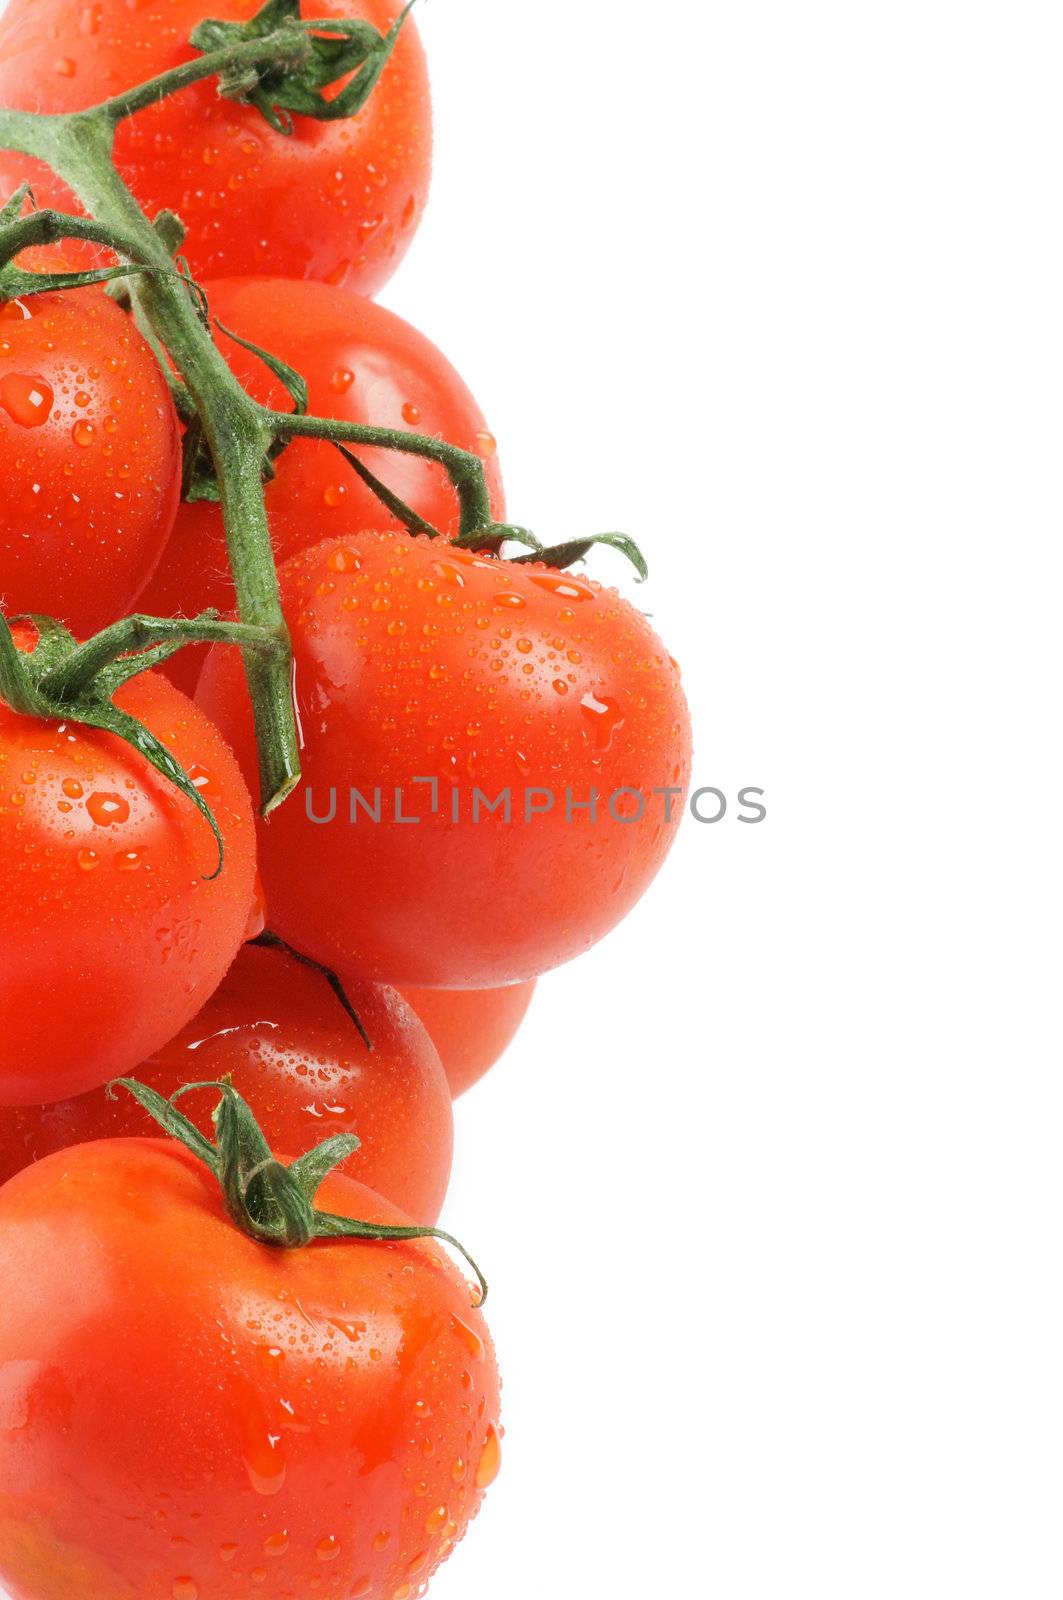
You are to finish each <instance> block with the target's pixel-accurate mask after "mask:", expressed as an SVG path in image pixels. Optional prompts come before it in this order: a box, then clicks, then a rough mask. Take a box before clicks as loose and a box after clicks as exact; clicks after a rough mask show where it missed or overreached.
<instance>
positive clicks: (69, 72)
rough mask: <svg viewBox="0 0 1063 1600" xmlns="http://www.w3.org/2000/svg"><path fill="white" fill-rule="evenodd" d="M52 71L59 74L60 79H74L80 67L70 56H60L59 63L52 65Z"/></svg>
mask: <svg viewBox="0 0 1063 1600" xmlns="http://www.w3.org/2000/svg"><path fill="white" fill-rule="evenodd" d="M52 69H53V71H55V72H57V73H58V75H59V76H60V78H72V77H73V76H74V74H75V73H76V72H77V69H78V66H77V62H76V61H74V60H72V59H71V57H70V56H60V57H59V59H58V61H54V62H53V63H52Z"/></svg>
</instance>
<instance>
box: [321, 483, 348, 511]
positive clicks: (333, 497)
mask: <svg viewBox="0 0 1063 1600" xmlns="http://www.w3.org/2000/svg"><path fill="white" fill-rule="evenodd" d="M321 498H322V499H323V500H324V502H325V504H326V505H327V506H328V508H329V510H330V511H335V510H336V507H337V506H341V505H342V504H343V502H344V501H345V500H346V498H347V485H346V484H345V483H330V484H329V485H328V487H327V489H326V490H325V492H324V494H323V495H322V496H321Z"/></svg>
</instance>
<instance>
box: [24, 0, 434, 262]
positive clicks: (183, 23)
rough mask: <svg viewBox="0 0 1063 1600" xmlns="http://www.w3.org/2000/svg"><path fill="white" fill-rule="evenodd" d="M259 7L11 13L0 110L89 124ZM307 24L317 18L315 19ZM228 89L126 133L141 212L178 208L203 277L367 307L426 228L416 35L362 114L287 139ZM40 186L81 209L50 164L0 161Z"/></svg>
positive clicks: (168, 0)
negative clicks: (307, 283) (266, 280)
mask: <svg viewBox="0 0 1063 1600" xmlns="http://www.w3.org/2000/svg"><path fill="white" fill-rule="evenodd" d="M261 9H262V0H93V3H91V4H90V3H88V0H10V3H9V4H8V5H7V8H6V10H5V11H4V15H3V18H2V19H0V104H2V105H4V106H11V107H14V108H15V109H19V110H26V111H50V112H65V111H83V110H85V109H87V108H88V107H89V106H92V105H96V104H97V103H98V102H99V101H101V100H104V99H107V98H109V97H110V96H112V95H114V94H118V93H120V92H121V91H123V90H125V89H130V88H133V87H134V86H135V85H137V84H140V83H144V82H146V81H147V80H148V79H150V78H154V77H157V76H158V75H159V74H160V73H163V72H166V71H169V70H170V69H171V68H173V67H176V66H179V65H180V64H181V63H182V62H184V61H189V60H192V59H194V58H195V56H196V52H195V51H194V50H193V49H192V48H191V47H190V46H189V44H188V40H189V37H190V36H191V34H192V32H193V30H194V29H195V27H196V25H197V24H198V23H199V22H202V21H203V19H204V18H207V17H213V18H217V19H218V20H220V21H226V22H247V21H249V20H250V19H251V18H252V17H253V16H255V15H256V14H257V13H258V12H259V11H260V10H261ZM400 10H401V6H400V5H399V4H398V3H397V0H314V4H313V8H312V14H313V15H314V16H319V17H322V18H350V17H358V18H364V19H365V20H366V21H368V22H371V23H372V24H373V25H374V26H375V27H377V28H379V29H380V30H381V31H386V30H387V29H388V28H389V27H390V26H391V23H392V22H393V21H394V19H395V18H396V17H397V16H398V14H399V11H400ZM303 12H304V15H310V14H311V11H309V10H308V9H307V7H306V6H304V8H303ZM216 85H217V80H216V79H215V80H208V81H205V82H203V83H200V84H197V85H194V86H193V87H191V88H189V89H185V90H184V91H182V93H181V94H178V95H174V96H172V97H170V98H169V99H167V100H164V101H162V102H160V103H159V104H157V105H155V106H150V107H148V108H147V109H145V110H143V111H140V112H138V113H137V115H136V116H135V117H132V118H129V119H128V120H126V121H124V122H123V123H122V124H121V125H120V127H119V129H118V135H117V139H116V142H115V156H116V159H117V162H118V166H119V170H120V171H121V173H122V176H123V177H124V178H125V180H126V182H127V183H128V184H129V185H130V187H131V188H132V190H133V193H134V194H135V195H136V197H137V199H138V200H139V202H140V204H141V206H142V207H143V209H144V210H145V211H146V212H147V213H148V215H149V216H154V215H155V214H156V213H157V212H158V211H159V210H160V209H162V208H164V207H166V208H169V209H170V210H171V211H176V212H177V213H178V215H179V216H180V217H181V220H182V221H183V222H184V223H185V226H186V227H187V228H188V230H189V232H188V238H187V240H186V241H185V244H184V245H183V247H182V249H183V253H184V254H185V255H186V256H187V258H188V260H189V262H190V264H191V268H192V272H193V273H194V275H195V276H196V277H198V278H217V277H221V276H223V275H225V274H228V273H234V272H263V271H266V272H278V273H282V274H284V275H285V276H288V277H293V278H302V277H307V278H321V279H326V280H328V281H329V282H331V283H342V284H347V285H348V286H349V287H351V288H353V289H358V290H359V291H360V292H362V293H363V294H370V293H372V292H374V291H375V290H376V289H378V288H379V287H380V285H381V284H382V283H383V282H384V281H385V279H387V278H389V277H390V276H391V274H392V272H393V271H394V270H395V268H396V267H397V265H398V263H399V261H400V260H401V258H402V256H403V255H404V254H405V251H406V247H407V245H408V244H409V242H410V240H411V238H412V237H413V233H414V230H415V228H416V225H417V223H418V221H419V220H420V216H421V211H422V209H423V207H424V203H425V198H426V196H427V193H428V179H429V172H430V167H431V105H430V99H429V91H428V75H427V70H426V66H425V60H424V52H423V51H422V48H421V43H420V40H419V39H418V37H417V31H416V27H415V25H414V24H413V23H412V22H407V23H406V25H405V27H404V29H403V34H402V37H401V38H400V39H399V41H398V43H397V45H396V48H395V51H394V54H393V55H392V57H391V60H390V61H389V62H388V64H387V66H386V67H385V69H384V72H383V74H382V75H381V78H380V81H379V82H378V84H377V86H376V88H375V89H374V91H373V93H372V95H371V96H370V98H369V100H368V102H367V104H366V106H365V107H364V109H363V110H362V111H361V113H360V114H359V115H358V116H357V117H355V118H353V119H351V118H348V119H346V120H339V121H336V122H317V121H312V120H310V119H308V118H305V117H297V118H296V119H295V131H294V133H293V134H292V135H291V136H290V137H288V138H286V137H285V136H284V135H283V134H280V133H276V132H275V131H274V130H273V129H271V128H270V127H269V125H268V124H267V123H266V122H265V120H264V119H263V118H262V116H261V115H260V114H259V113H258V112H257V111H256V110H254V109H252V108H250V107H247V106H241V105H238V104H237V103H236V102H235V101H232V100H225V99H222V98H220V97H219V95H218V93H217V86H216ZM26 179H29V180H30V181H31V182H32V184H33V188H34V193H35V195H36V198H37V202H38V204H39V205H41V206H53V205H54V206H58V207H59V208H60V209H61V210H63V211H70V210H74V209H76V204H75V201H74V198H73V196H72V195H71V193H70V191H69V190H68V189H67V188H66V186H65V185H64V184H61V183H59V182H58V181H57V180H56V179H55V177H54V175H53V174H51V172H50V171H49V169H48V168H47V167H45V166H44V165H43V163H41V162H38V161H30V160H27V159H26V158H24V157H20V156H15V155H11V154H9V153H7V152H2V153H0V189H2V190H3V193H4V194H5V195H6V194H9V193H11V192H12V191H13V190H14V189H15V188H16V187H17V185H18V184H19V183H21V182H23V181H24V180H26Z"/></svg>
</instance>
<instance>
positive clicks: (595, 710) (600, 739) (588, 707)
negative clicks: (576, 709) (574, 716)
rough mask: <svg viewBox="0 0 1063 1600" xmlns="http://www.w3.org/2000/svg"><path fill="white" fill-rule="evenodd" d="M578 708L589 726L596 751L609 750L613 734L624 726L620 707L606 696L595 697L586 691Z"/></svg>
mask: <svg viewBox="0 0 1063 1600" xmlns="http://www.w3.org/2000/svg"><path fill="white" fill-rule="evenodd" d="M580 708H581V710H582V712H583V715H584V717H586V718H587V720H588V722H589V723H590V725H591V728H592V730H593V735H594V742H595V744H596V745H597V747H598V749H599V750H608V749H610V748H611V746H612V743H613V736H614V734H616V733H617V731H618V730H619V729H620V728H622V727H623V726H624V713H623V712H622V711H621V709H620V706H619V705H618V704H617V702H616V701H615V700H611V699H610V698H609V696H608V695H596V694H594V693H592V692H591V691H590V690H588V692H587V693H586V694H585V695H584V696H583V699H582V700H581V701H580Z"/></svg>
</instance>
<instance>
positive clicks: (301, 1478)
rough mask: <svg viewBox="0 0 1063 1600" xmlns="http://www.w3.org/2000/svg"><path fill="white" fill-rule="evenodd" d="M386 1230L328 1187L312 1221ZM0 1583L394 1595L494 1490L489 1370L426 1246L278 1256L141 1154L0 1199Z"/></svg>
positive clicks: (40, 1173) (314, 1249) (96, 1146)
mask: <svg viewBox="0 0 1063 1600" xmlns="http://www.w3.org/2000/svg"><path fill="white" fill-rule="evenodd" d="M317 1203H318V1204H319V1205H320V1206H321V1207H322V1208H323V1209H324V1210H327V1211H328V1212H330V1213H332V1214H333V1215H336V1216H341V1217H353V1218H357V1219H359V1220H362V1221H367V1222H370V1223H384V1224H389V1225H399V1226H401V1225H402V1224H403V1223H404V1222H405V1220H406V1219H405V1218H404V1217H403V1215H402V1213H401V1212H399V1211H397V1210H396V1209H395V1208H393V1207H392V1206H390V1205H389V1204H388V1203H387V1202H386V1201H384V1200H381V1199H380V1197H379V1196H378V1195H376V1194H374V1193H373V1191H372V1190H369V1189H366V1188H364V1187H363V1186H362V1185H361V1184H358V1183H355V1182H353V1181H352V1180H351V1179H349V1178H345V1177H343V1176H342V1175H333V1176H331V1177H329V1178H327V1179H326V1180H325V1184H324V1186H323V1188H322V1189H321V1191H320V1195H319V1197H318V1202H317ZM0 1300H2V1303H3V1308H4V1314H3V1317H2V1318H0V1505H2V1515H0V1586H2V1587H3V1588H4V1589H5V1590H7V1592H8V1593H9V1594H10V1595H11V1596H12V1600H120V1597H121V1600H231V1597H232V1596H235V1595H240V1596H245V1595H246V1596H261V1597H262V1600H284V1597H289V1596H295V1595H299V1596H302V1595H311V1594H316V1593H320V1594H322V1595H326V1594H327V1595H336V1596H351V1595H357V1596H358V1597H359V1600H394V1597H395V1596H400V1597H407V1596H409V1597H412V1596H413V1595H414V1594H415V1593H417V1592H418V1591H419V1590H420V1588H421V1585H422V1584H423V1583H424V1582H425V1581H426V1580H427V1579H428V1578H430V1577H431V1575H432V1573H433V1572H434V1571H435V1569H436V1567H437V1566H438V1565H439V1563H440V1562H441V1561H442V1560H443V1559H444V1558H445V1557H446V1555H447V1554H448V1553H449V1551H450V1550H451V1548H452V1547H453V1545H454V1544H455V1543H456V1541H457V1540H458V1539H460V1538H461V1537H462V1535H463V1533H464V1532H465V1529H466V1528H467V1526H468V1523H469V1521H470V1520H471V1518H472V1517H473V1516H474V1515H475V1514H476V1511H477V1510H478V1508H479V1505H480V1502H481V1500H482V1498H483V1493H484V1490H485V1489H486V1488H487V1487H488V1486H489V1484H490V1483H491V1481H492V1480H493V1478H494V1477H495V1475H496V1474H497V1471H498V1466H499V1459H500V1452H499V1438H500V1429H499V1422H498V1411H499V1390H498V1374H497V1370H496V1367H495V1359H494V1353H493V1350H492V1346H491V1342H490V1336H489V1334H488V1331H487V1327H486V1324H485V1322H484V1320H483V1317H482V1315H481V1313H480V1312H479V1311H478V1310H477V1309H475V1308H474V1306H473V1305H472V1303H471V1297H470V1292H469V1288H468V1285H467V1284H466V1283H465V1281H464V1279H463V1278H462V1275H461V1273H460V1272H459V1271H458V1270H457V1268H456V1267H455V1266H454V1265H453V1263H452V1262H450V1261H449V1260H448V1259H446V1258H445V1256H444V1255H443V1252H442V1250H441V1248H440V1247H439V1245H437V1244H435V1243H430V1242H427V1241H424V1242H422V1241H418V1242H402V1243H398V1242H386V1243H385V1242H380V1241H364V1240H352V1239H347V1238H341V1239H317V1240H315V1241H314V1242H313V1243H310V1244H308V1245H306V1246H305V1247H303V1248H301V1249H278V1248H275V1247H271V1246H269V1245H266V1244H260V1243H257V1242H255V1241H254V1240H252V1239H251V1238H248V1237H247V1236H246V1235H245V1234H244V1233H243V1232H241V1231H240V1230H239V1229H238V1228H237V1227H236V1226H235V1225H234V1224H233V1222H232V1221H231V1220H230V1218H229V1216H228V1215H227V1213H226V1209H225V1205H224V1202H223V1200H222V1194H221V1190H220V1189H219V1186H218V1183H217V1181H216V1180H215V1178H214V1177H213V1176H212V1175H211V1174H210V1173H209V1172H208V1171H207V1169H206V1167H205V1166H201V1165H200V1164H199V1163H198V1162H197V1161H196V1159H195V1158H194V1157H193V1156H191V1155H189V1154H188V1153H187V1151H185V1150H183V1149H180V1148H179V1147H178V1146H176V1145H174V1144H170V1143H167V1142H165V1141H163V1140H159V1139H107V1140H99V1141H97V1142H95V1143H92V1144H85V1145H79V1146H77V1147H76V1148H74V1149H72V1150H66V1151H63V1152H62V1153H61V1154H58V1155H53V1156H48V1157H46V1158H45V1160H43V1161H41V1162H38V1163H37V1164H36V1165H35V1166H32V1167H29V1168H27V1169H26V1170H25V1171H23V1172H20V1173H19V1174H18V1175H17V1176H16V1177H14V1178H12V1179H11V1181H10V1182H9V1183H7V1184H5V1186H4V1188H3V1189H2V1190H0Z"/></svg>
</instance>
